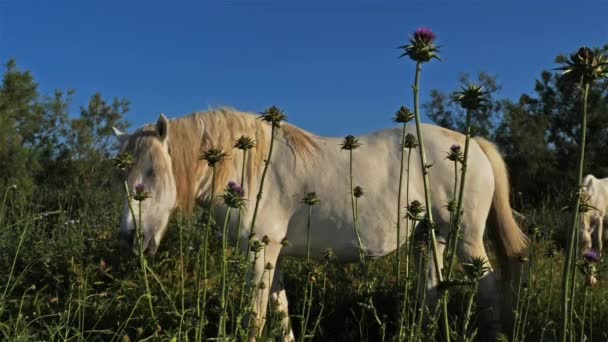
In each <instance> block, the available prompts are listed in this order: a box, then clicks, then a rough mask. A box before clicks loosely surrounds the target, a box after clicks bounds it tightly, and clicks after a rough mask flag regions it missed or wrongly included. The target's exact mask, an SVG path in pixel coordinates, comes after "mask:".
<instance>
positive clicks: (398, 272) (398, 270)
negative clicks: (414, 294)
mask: <svg viewBox="0 0 608 342" xmlns="http://www.w3.org/2000/svg"><path fill="white" fill-rule="evenodd" d="M406 127H407V126H406V124H405V122H404V123H403V132H402V133H401V164H400V166H399V190H398V192H397V249H396V250H395V251H396V253H395V260H396V261H397V262H396V265H395V267H396V269H395V276H396V278H397V287H399V284H401V257H400V254H399V250H400V247H401V188H402V185H403V168H404V164H405V146H404V142H405V132H406ZM408 172H409V170H408Z"/></svg>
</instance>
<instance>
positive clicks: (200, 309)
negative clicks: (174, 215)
mask: <svg viewBox="0 0 608 342" xmlns="http://www.w3.org/2000/svg"><path fill="white" fill-rule="evenodd" d="M215 173H216V172H215V166H212V167H211V198H210V202H209V212H208V213H207V223H206V224H205V231H204V232H203V251H202V254H203V282H204V284H203V298H202V302H203V303H202V307H201V298H200V280H199V282H197V283H198V284H197V285H198V286H199V287H197V289H196V311H197V313H198V319H199V322H198V330H197V337H198V339H197V341H200V339H202V334H203V329H204V327H205V319H204V316H205V307H206V305H207V288H208V287H209V286H208V285H209V284H208V283H207V280H208V279H207V254H208V253H207V249H208V245H209V230H210V229H211V217H212V216H213V209H214V208H213V204H214V203H213V201H214V200H215V176H216V175H215ZM199 251H200V249H199ZM198 259H200V254H199V255H198V257H197V260H198Z"/></svg>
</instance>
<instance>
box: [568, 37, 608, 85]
mask: <svg viewBox="0 0 608 342" xmlns="http://www.w3.org/2000/svg"><path fill="white" fill-rule="evenodd" d="M557 62H558V63H562V64H564V66H562V67H560V68H557V70H561V71H562V74H567V75H570V76H572V77H574V79H577V80H579V79H580V80H582V82H583V83H587V82H592V81H595V80H598V79H602V78H606V77H608V59H606V57H605V56H604V55H603V54H602V53H601V52H600V50H598V49H593V50H592V49H590V48H588V47H586V46H583V47H581V48H580V49H578V51H577V52H576V53H575V54H572V55H570V57H569V58H567V57H563V56H562V57H558V59H557Z"/></svg>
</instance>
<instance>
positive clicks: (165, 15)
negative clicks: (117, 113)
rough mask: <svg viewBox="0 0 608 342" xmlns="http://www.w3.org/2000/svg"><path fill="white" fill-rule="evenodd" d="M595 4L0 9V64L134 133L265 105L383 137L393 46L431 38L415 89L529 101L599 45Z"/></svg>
mask: <svg viewBox="0 0 608 342" xmlns="http://www.w3.org/2000/svg"><path fill="white" fill-rule="evenodd" d="M606 13H608V2H606V1H576V2H575V1H544V0H543V1H540V0H539V1H532V0H527V1H524V0H512V1H491V0H486V1H448V0H444V1H410V0H401V1H387V0H349V1H337V0H324V1H319V0H307V1H292V0H281V1H279V0H214V1H118V0H104V1H90V0H87V1H83V0H65V1H63V0H55V1H48V0H39V1H33V0H0V62H2V63H5V62H6V60H7V59H8V58H9V57H14V58H16V60H17V63H18V65H19V66H20V67H21V68H23V69H28V70H31V71H32V72H33V74H34V76H35V78H36V79H37V81H38V82H39V84H40V87H41V90H42V92H43V93H46V94H50V93H51V92H52V91H53V90H54V89H67V88H73V89H75V90H76V95H75V97H74V105H75V106H74V108H73V111H74V114H77V112H78V106H81V105H84V104H85V103H86V102H87V101H88V98H89V97H90V96H91V95H92V94H93V93H94V92H101V93H102V94H104V96H106V97H114V96H118V97H126V98H128V99H129V100H130V101H131V103H132V107H131V108H132V110H131V113H130V114H129V115H128V119H129V120H130V121H131V122H132V123H133V126H134V127H137V126H140V125H142V124H143V123H146V122H151V121H154V120H156V118H157V117H158V114H159V113H160V112H164V113H166V114H167V115H168V116H169V117H177V116H181V115H183V114H187V113H190V112H192V111H195V110H201V109H203V110H204V109H207V108H210V107H215V106H221V105H229V106H233V107H235V108H238V109H241V110H246V111H254V112H259V111H261V110H263V109H265V108H267V107H268V106H270V105H277V106H279V107H281V108H283V109H284V110H285V112H286V113H287V114H288V115H289V121H290V122H292V123H294V124H296V125H298V126H300V127H303V128H305V129H308V130H310V131H313V132H315V133H318V134H321V135H330V136H343V135H346V134H363V133H366V132H371V131H374V130H377V129H381V128H385V127H390V126H391V125H392V123H391V118H392V115H393V113H394V112H395V110H396V109H397V108H398V107H399V106H400V105H402V104H405V105H408V106H411V105H412V95H411V83H412V79H413V68H414V65H413V63H412V62H411V61H409V60H407V59H399V58H398V56H399V54H400V51H399V50H398V49H397V47H398V46H399V45H402V44H403V43H405V42H406V40H407V37H408V35H409V34H410V33H411V32H412V31H413V30H414V29H416V28H417V27H419V26H427V27H430V28H432V29H433V30H434V31H435V32H436V33H437V36H438V44H439V45H441V46H442V49H441V56H442V58H443V61H442V62H432V63H429V64H427V65H425V67H424V70H423V75H422V84H421V88H422V89H421V91H422V94H423V100H424V98H425V97H427V95H428V93H429V91H430V89H432V88H437V89H440V90H444V91H451V90H453V89H456V88H457V87H458V84H457V77H458V74H459V73H460V72H468V73H471V74H475V73H477V72H479V71H486V72H489V73H491V74H494V75H497V76H498V80H499V82H500V83H501V84H502V86H503V89H502V92H501V94H500V96H501V97H508V98H512V99H516V98H517V97H518V96H519V95H520V94H521V93H523V92H531V91H532V90H533V87H534V80H535V79H536V78H537V77H538V75H539V73H540V72H541V71H542V70H543V69H548V68H553V67H555V65H554V64H553V59H554V57H555V56H556V55H557V54H560V53H565V52H570V51H574V50H576V49H577V48H578V47H579V46H580V45H583V44H586V45H589V46H600V45H603V44H605V43H608V20H606V18H607V17H606Z"/></svg>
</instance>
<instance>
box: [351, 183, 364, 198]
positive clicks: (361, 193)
mask: <svg viewBox="0 0 608 342" xmlns="http://www.w3.org/2000/svg"><path fill="white" fill-rule="evenodd" d="M364 195H365V191H363V188H362V187H360V186H358V185H357V186H355V187H354V188H353V196H355V198H360V197H363V196H364Z"/></svg>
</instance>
